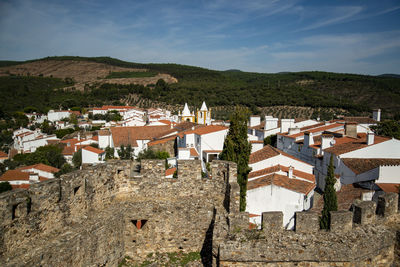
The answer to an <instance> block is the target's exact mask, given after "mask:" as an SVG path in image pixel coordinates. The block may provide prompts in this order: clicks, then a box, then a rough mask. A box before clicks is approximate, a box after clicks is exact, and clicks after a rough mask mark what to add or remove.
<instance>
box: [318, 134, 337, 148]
mask: <svg viewBox="0 0 400 267" xmlns="http://www.w3.org/2000/svg"><path fill="white" fill-rule="evenodd" d="M334 142H335V140H334V136H333V135H331V134H322V135H321V150H324V149H327V148H329V147H331V146H333V145H334Z"/></svg>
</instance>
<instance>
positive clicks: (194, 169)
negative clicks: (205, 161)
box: [177, 160, 201, 180]
mask: <svg viewBox="0 0 400 267" xmlns="http://www.w3.org/2000/svg"><path fill="white" fill-rule="evenodd" d="M177 168H178V179H184V180H187V179H190V180H193V179H195V180H201V161H200V160H178V167H177Z"/></svg>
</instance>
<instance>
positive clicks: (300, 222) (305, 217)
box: [295, 211, 319, 233]
mask: <svg viewBox="0 0 400 267" xmlns="http://www.w3.org/2000/svg"><path fill="white" fill-rule="evenodd" d="M295 225H296V232H300V233H313V232H316V231H318V230H319V215H318V213H316V212H308V211H302V212H296V222H295Z"/></svg>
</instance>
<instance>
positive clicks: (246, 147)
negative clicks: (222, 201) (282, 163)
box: [219, 107, 251, 211]
mask: <svg viewBox="0 0 400 267" xmlns="http://www.w3.org/2000/svg"><path fill="white" fill-rule="evenodd" d="M248 117H249V111H248V109H246V108H243V107H236V109H235V112H234V113H233V115H232V116H231V122H230V126H229V132H228V135H227V136H226V138H225V141H224V148H223V150H222V152H221V154H220V156H219V158H220V159H222V160H229V161H233V162H236V163H237V182H238V184H239V186H240V210H241V211H244V210H245V209H246V191H247V176H248V174H249V172H250V168H249V165H248V163H249V157H250V153H251V144H250V143H249V142H248V140H247V118H248Z"/></svg>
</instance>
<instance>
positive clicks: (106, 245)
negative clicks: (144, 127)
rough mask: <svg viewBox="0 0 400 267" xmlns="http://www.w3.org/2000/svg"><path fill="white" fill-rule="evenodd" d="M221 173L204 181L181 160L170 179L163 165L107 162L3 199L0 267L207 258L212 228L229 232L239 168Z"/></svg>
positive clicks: (0, 197)
mask: <svg viewBox="0 0 400 267" xmlns="http://www.w3.org/2000/svg"><path fill="white" fill-rule="evenodd" d="M219 167H221V168H225V169H226V170H225V171H223V172H224V173H226V176H223V175H217V174H216V175H215V176H213V177H212V179H210V178H202V177H201V165H200V162H199V161H179V162H178V178H176V179H174V178H165V161H163V160H143V161H142V163H141V166H140V168H138V166H137V163H134V162H130V161H110V162H107V164H100V165H97V166H95V167H88V168H87V169H85V170H83V171H76V172H74V173H70V174H67V175H63V176H61V178H59V179H52V180H49V181H46V182H42V183H37V184H33V185H32V186H31V188H30V189H29V190H14V191H11V192H7V193H4V194H1V195H0V214H1V216H2V218H4V219H3V220H2V221H1V232H0V265H1V266H13V265H50V266H71V265H72V266H116V265H118V263H119V262H120V261H121V260H122V259H123V258H124V257H125V256H129V257H131V258H133V259H136V260H137V261H138V262H140V261H143V260H145V259H146V257H147V256H148V255H149V254H151V253H154V252H159V253H163V252H165V253H168V252H185V253H186V252H200V251H205V249H204V247H210V242H211V240H209V239H212V238H213V235H209V234H208V235H207V232H209V231H210V229H211V228H213V226H214V222H215V221H218V225H219V227H220V229H222V230H221V231H225V233H226V232H227V231H228V226H227V221H229V213H228V212H227V211H226V209H225V208H224V201H225V198H226V196H228V197H229V196H230V195H229V194H230V193H232V192H228V193H227V192H225V191H226V190H227V188H230V186H229V183H230V181H234V180H235V177H236V176H235V177H234V178H230V177H229V175H233V174H232V172H231V173H230V172H229V169H231V170H235V169H236V165H235V164H234V163H229V162H225V163H221V164H220V165H219ZM138 170H140V172H138ZM235 183H236V182H235ZM232 187H233V188H238V187H235V186H232ZM217 211H218V212H217ZM234 212H235V211H232V213H234ZM236 213H238V212H237V211H236ZM217 214H218V216H217ZM244 222H247V218H246V217H242V224H243V223H244ZM217 237H218V238H220V239H222V237H220V236H219V235H217ZM203 254H205V252H203ZM204 258H206V257H205V256H204ZM208 260H209V259H208Z"/></svg>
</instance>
